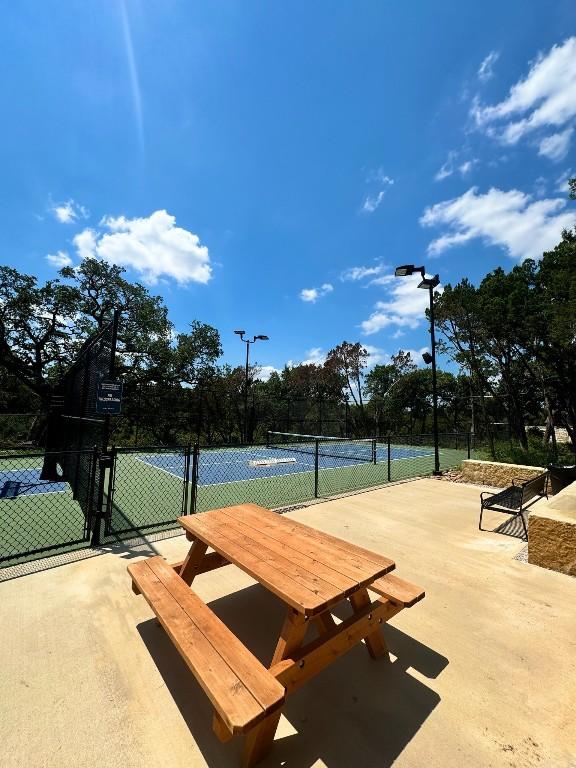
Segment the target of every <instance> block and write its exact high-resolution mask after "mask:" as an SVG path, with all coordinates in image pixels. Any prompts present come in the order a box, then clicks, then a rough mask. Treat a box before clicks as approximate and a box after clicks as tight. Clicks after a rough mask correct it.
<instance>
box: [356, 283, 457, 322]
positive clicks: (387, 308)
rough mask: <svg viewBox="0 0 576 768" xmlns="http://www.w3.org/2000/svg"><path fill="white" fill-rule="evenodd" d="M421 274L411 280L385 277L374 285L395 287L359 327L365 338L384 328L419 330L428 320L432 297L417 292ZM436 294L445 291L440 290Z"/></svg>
mask: <svg viewBox="0 0 576 768" xmlns="http://www.w3.org/2000/svg"><path fill="white" fill-rule="evenodd" d="M421 280H422V277H421V276H420V274H417V275H411V276H410V277H402V278H399V277H398V278H397V277H394V276H393V275H386V276H385V277H383V278H379V279H378V280H375V281H374V282H375V283H377V284H379V285H393V287H392V289H391V290H390V295H389V297H388V299H387V300H386V301H378V302H376V305H375V307H374V310H375V311H374V312H373V313H372V314H371V315H370V317H369V318H368V319H367V320H364V321H363V322H362V323H360V327H361V328H362V332H363V333H364V334H366V336H370V335H372V334H374V333H378V331H381V330H382V329H383V328H387V327H388V326H391V325H396V326H399V327H400V328H411V329H414V328H417V327H418V326H419V325H420V323H421V322H423V320H424V319H425V316H426V315H425V312H426V308H427V307H428V306H429V304H430V296H429V292H428V291H427V290H422V289H420V290H418V284H419V283H420V282H421ZM437 290H440V291H441V290H442V288H441V287H439V288H438V289H437Z"/></svg>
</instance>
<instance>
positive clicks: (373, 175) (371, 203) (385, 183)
mask: <svg viewBox="0 0 576 768" xmlns="http://www.w3.org/2000/svg"><path fill="white" fill-rule="evenodd" d="M367 181H368V182H376V183H377V184H378V186H379V187H380V189H379V190H378V191H377V192H375V193H374V194H371V195H367V196H366V197H365V198H364V202H363V203H362V212H363V213H374V211H375V210H376V209H377V208H379V207H380V205H381V203H382V201H383V200H384V196H385V195H386V189H387V187H391V186H392V185H393V184H394V179H393V178H391V177H390V176H386V175H385V174H384V172H383V170H382V169H381V168H378V169H377V170H376V171H371V172H370V173H369V174H368V179H367Z"/></svg>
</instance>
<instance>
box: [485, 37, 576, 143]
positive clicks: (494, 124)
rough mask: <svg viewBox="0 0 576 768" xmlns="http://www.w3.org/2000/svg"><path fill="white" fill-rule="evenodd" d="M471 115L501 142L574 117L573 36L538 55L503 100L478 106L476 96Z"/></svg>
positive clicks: (575, 74)
mask: <svg viewBox="0 0 576 768" xmlns="http://www.w3.org/2000/svg"><path fill="white" fill-rule="evenodd" d="M472 116H473V117H474V119H475V121H476V124H477V125H478V127H480V128H483V129H484V130H485V131H486V133H488V134H489V135H491V136H493V137H495V138H498V139H499V140H500V141H502V142H503V143H504V144H516V143H517V142H518V141H519V140H520V139H521V138H523V137H525V136H526V135H527V134H529V133H531V132H532V131H536V130H546V129H549V128H551V127H552V128H560V127H562V126H565V125H567V124H568V123H570V122H571V121H572V120H573V119H574V117H576V37H570V38H568V39H567V40H565V42H564V43H562V44H560V45H554V46H553V47H552V48H551V49H550V51H549V52H548V53H547V54H546V55H540V56H539V57H538V58H537V60H536V61H535V62H534V63H533V64H532V66H531V67H530V70H529V72H528V74H527V75H526V77H525V78H524V79H521V80H519V81H518V82H517V83H515V84H514V85H513V86H512V87H511V88H510V91H509V94H508V96H507V98H505V99H504V100H503V101H501V102H499V103H498V104H494V105H493V106H482V105H481V104H480V103H479V102H478V101H477V100H476V101H475V103H474V105H473V107H472ZM566 141H569V137H568V139H566ZM541 154H546V152H541Z"/></svg>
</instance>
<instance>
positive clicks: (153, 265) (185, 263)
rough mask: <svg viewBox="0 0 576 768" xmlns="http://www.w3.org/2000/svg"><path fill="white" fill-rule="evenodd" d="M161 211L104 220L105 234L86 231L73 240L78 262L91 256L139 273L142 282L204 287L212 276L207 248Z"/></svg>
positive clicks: (102, 222) (101, 223)
mask: <svg viewBox="0 0 576 768" xmlns="http://www.w3.org/2000/svg"><path fill="white" fill-rule="evenodd" d="M175 224H176V219H175V218H174V216H171V215H170V214H169V213H167V212H166V211H164V210H160V211H155V212H154V213H153V214H151V215H150V216H148V217H145V218H138V219H127V218H126V217H124V216H118V217H116V218H114V217H112V216H106V217H104V218H103V219H102V221H101V222H100V225H101V226H102V227H104V228H105V229H107V230H108V232H105V233H102V232H96V231H94V230H91V229H85V230H84V231H83V232H80V233H79V234H78V235H76V237H75V238H74V241H73V242H74V244H75V246H76V248H77V251H78V255H79V256H80V257H81V258H86V257H88V256H92V257H95V258H99V259H103V260H104V261H108V262H110V263H113V264H118V265H119V266H121V267H129V268H131V269H133V270H135V271H136V272H137V273H139V274H140V275H141V276H142V278H143V279H144V281H145V282H147V283H151V284H154V283H157V282H158V280H160V279H161V278H164V277H171V278H173V279H174V280H176V282H178V283H179V284H180V285H186V284H188V283H202V284H205V283H207V282H208V281H209V280H210V278H211V276H212V268H211V266H210V256H209V253H208V248H207V247H206V246H204V245H200V238H199V237H198V235H195V234H194V233H193V232H189V231H188V230H187V229H183V228H182V227H177V226H175Z"/></svg>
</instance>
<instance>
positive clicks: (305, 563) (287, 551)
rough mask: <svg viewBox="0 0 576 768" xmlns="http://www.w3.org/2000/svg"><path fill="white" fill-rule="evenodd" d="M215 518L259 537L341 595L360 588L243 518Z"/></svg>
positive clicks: (318, 561)
mask: <svg viewBox="0 0 576 768" xmlns="http://www.w3.org/2000/svg"><path fill="white" fill-rule="evenodd" d="M215 517H216V519H217V520H222V521H223V522H225V524H226V525H228V526H231V527H232V528H233V529H234V530H237V531H238V532H239V533H241V534H243V535H245V536H249V537H253V538H255V537H257V538H258V542H261V543H262V544H263V545H264V546H265V547H266V549H268V550H270V551H271V552H275V553H276V554H278V555H282V557H285V558H286V559H288V560H290V562H292V563H294V564H295V565H297V566H298V567H300V568H303V569H304V570H306V571H307V572H308V573H311V574H313V575H314V576H317V577H319V578H321V579H322V580H323V581H325V582H327V583H328V584H331V585H332V586H333V587H335V589H337V590H338V593H339V594H341V595H346V594H348V593H349V592H352V591H354V590H355V589H357V588H358V583H357V581H355V580H354V579H350V578H349V577H348V576H344V575H343V574H341V573H340V572H339V571H337V570H335V569H334V568H332V567H330V566H328V565H325V564H324V563H323V562H321V561H320V560H317V559H316V558H314V557H312V555H309V554H307V553H306V552H301V551H299V550H298V549H294V548H293V547H291V546H287V545H286V543H284V542H280V541H277V540H276V539H274V538H273V537H272V536H268V534H267V533H266V532H265V531H262V530H257V529H256V528H255V527H254V526H253V525H249V524H248V523H245V522H244V521H243V520H242V519H241V518H238V517H236V516H234V515H230V514H225V513H224V511H222V513H220V514H219V515H216V516H215Z"/></svg>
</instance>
